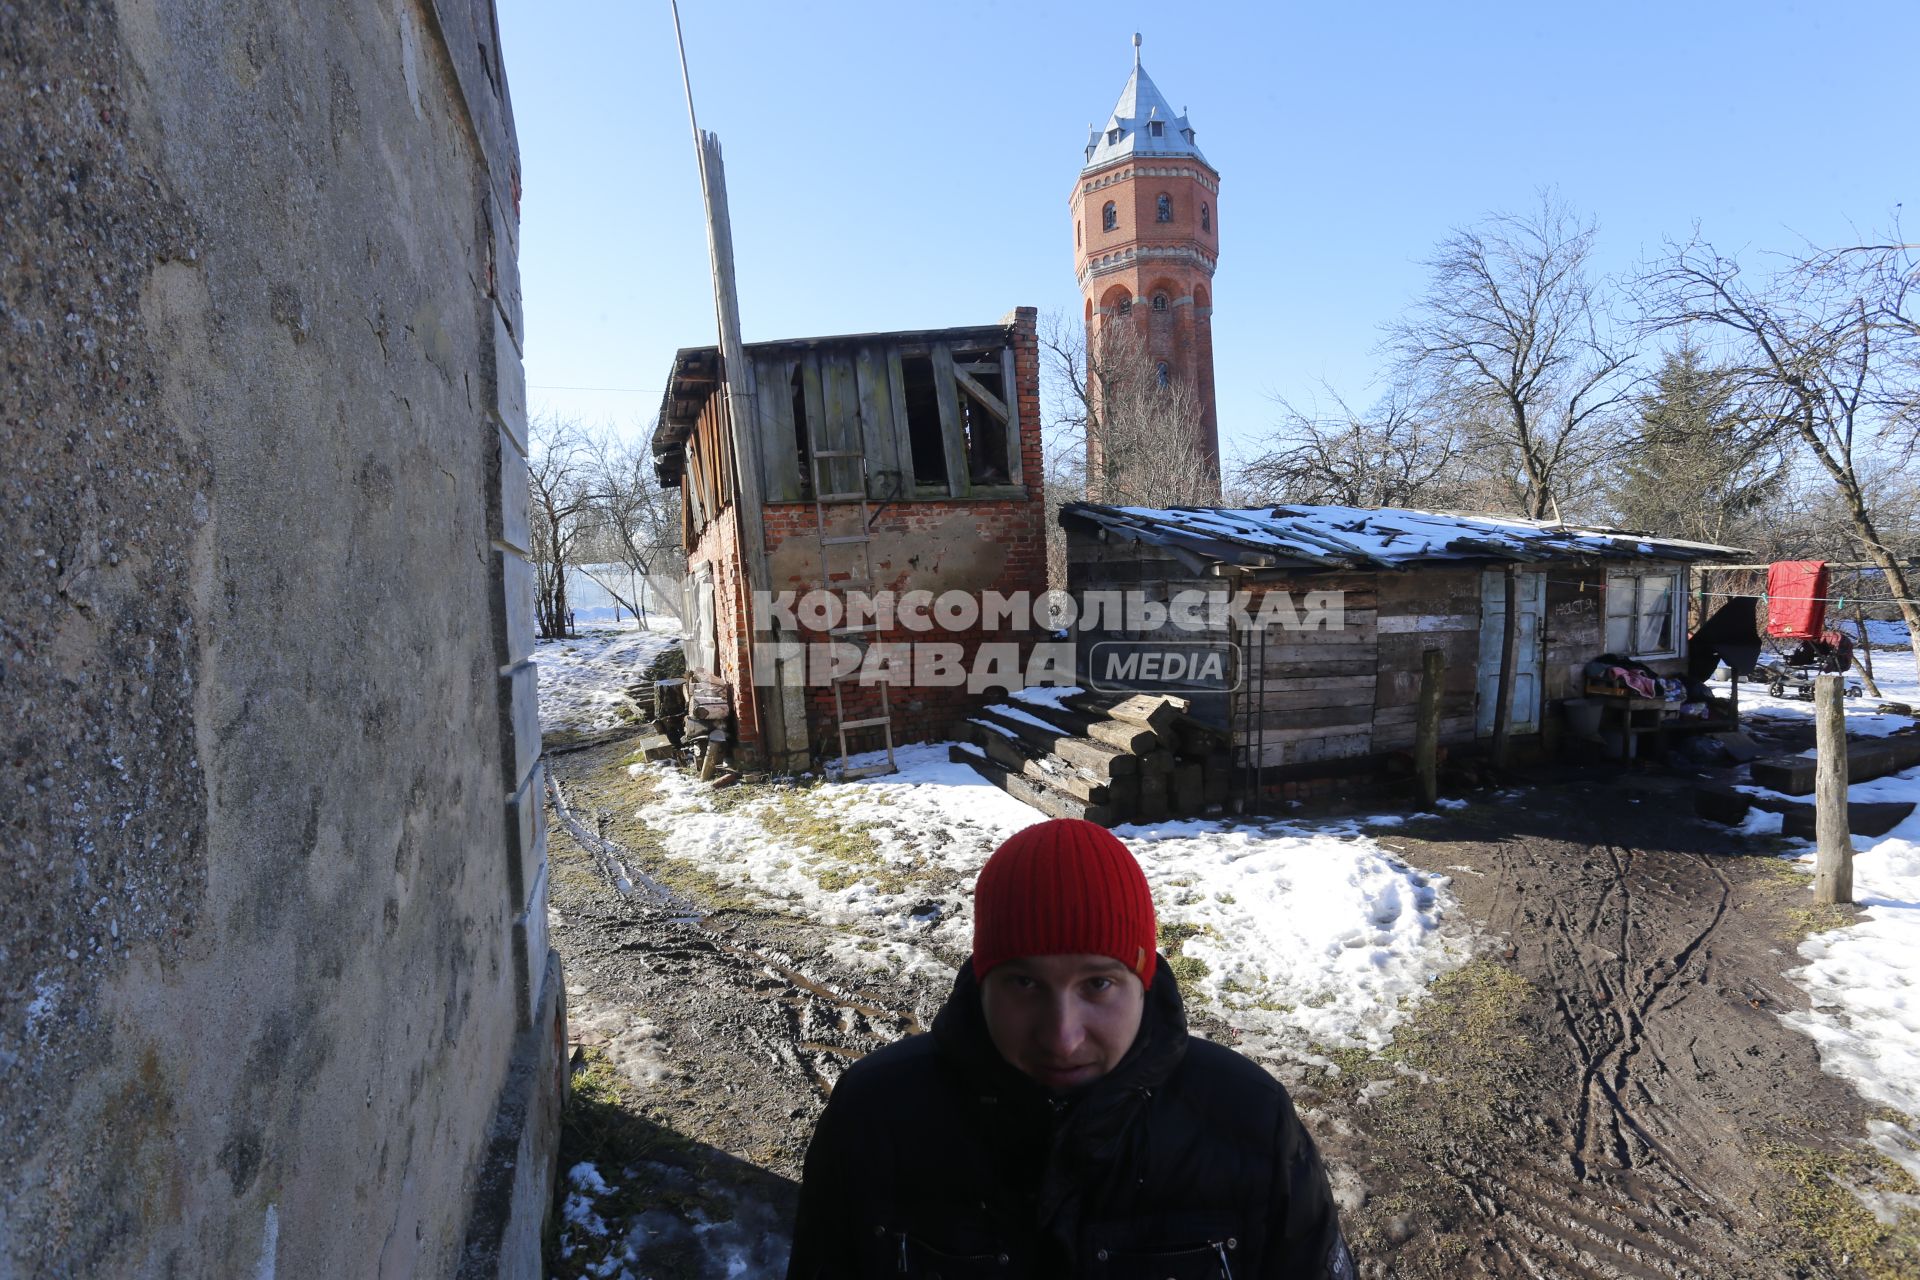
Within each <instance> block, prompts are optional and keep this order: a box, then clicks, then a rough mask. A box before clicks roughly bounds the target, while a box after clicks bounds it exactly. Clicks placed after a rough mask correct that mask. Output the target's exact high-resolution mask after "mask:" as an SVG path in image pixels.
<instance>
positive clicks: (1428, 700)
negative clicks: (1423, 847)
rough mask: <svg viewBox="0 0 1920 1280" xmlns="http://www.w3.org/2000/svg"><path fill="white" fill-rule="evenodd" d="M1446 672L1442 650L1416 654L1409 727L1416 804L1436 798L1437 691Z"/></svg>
mask: <svg viewBox="0 0 1920 1280" xmlns="http://www.w3.org/2000/svg"><path fill="white" fill-rule="evenodd" d="M1446 675H1447V654H1446V650H1444V649H1429V650H1427V651H1426V652H1425V653H1423V654H1421V655H1420V709H1419V718H1418V719H1416V720H1415V721H1414V727H1413V772H1414V776H1415V777H1416V778H1418V779H1419V782H1420V807H1421V808H1423V809H1431V808H1433V807H1434V801H1436V800H1438V799H1439V798H1440V691H1441V685H1442V684H1443V683H1444V682H1445V680H1446Z"/></svg>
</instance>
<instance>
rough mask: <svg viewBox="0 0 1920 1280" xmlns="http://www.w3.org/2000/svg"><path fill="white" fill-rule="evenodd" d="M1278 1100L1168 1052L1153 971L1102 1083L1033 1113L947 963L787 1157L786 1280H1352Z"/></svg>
mask: <svg viewBox="0 0 1920 1280" xmlns="http://www.w3.org/2000/svg"><path fill="white" fill-rule="evenodd" d="M1353 1274H1354V1273H1353V1263H1352V1259H1351V1257H1350V1256H1349V1255H1348V1253H1347V1247H1346V1244H1345V1242H1344V1241H1343V1240H1342V1238H1341V1235H1340V1226H1339V1221H1338V1218H1337V1215H1336V1212H1335V1209H1334V1205H1333V1200H1332V1195H1331V1193H1330V1191H1329V1189H1328V1186H1327V1175H1326V1170H1325V1168H1324V1167H1323V1166H1322V1165H1321V1163H1320V1155H1319V1152H1318V1151H1316V1150H1315V1149H1314V1145H1313V1140H1312V1139H1311V1138H1309V1137H1308V1136H1307V1133H1306V1130H1305V1129H1304V1128H1303V1127H1302V1126H1301V1124H1300V1120H1299V1118H1298V1117H1297V1116H1296V1115H1295V1114H1294V1110H1293V1103H1292V1101H1291V1100H1290V1099H1289V1098H1288V1097H1287V1093H1286V1090H1285V1089H1283V1088H1281V1086H1280V1085H1279V1084H1278V1083H1277V1082H1276V1081H1275V1080H1274V1079H1273V1078H1272V1077H1271V1076H1269V1075H1268V1074H1267V1073H1266V1072H1265V1071H1263V1070H1262V1069H1261V1068H1260V1067H1258V1066H1256V1065H1255V1064H1253V1063H1252V1062H1249V1061H1248V1060H1247V1059H1245V1058H1243V1057H1241V1056H1240V1055H1239V1054H1237V1053H1234V1052H1233V1051H1232V1050H1230V1049H1223V1048H1221V1047H1219V1046H1218V1045H1213V1044H1209V1043H1207V1042H1206V1041H1204V1040H1200V1039H1197V1038H1189V1037H1188V1035H1187V1021H1186V1013H1185V1010H1184V1009H1183V1007H1182V1005H1181V1002H1180V993H1179V990H1178V988H1177V986H1176V985H1175V983H1174V980H1173V975H1172V974H1171V973H1170V972H1169V971H1168V969H1167V965H1166V962H1165V961H1164V960H1162V961H1161V962H1160V968H1159V971H1158V973H1157V974H1156V975H1155V978H1154V983H1153V986H1152V987H1151V988H1149V990H1148V994H1147V1007H1146V1013H1145V1016H1144V1017H1143V1018H1142V1020H1141V1029H1140V1035H1139V1037H1138V1038H1137V1039H1136V1040H1135V1041H1134V1044H1133V1047H1132V1048H1131V1049H1130V1050H1128V1052H1127V1054H1126V1055H1125V1056H1124V1057H1123V1058H1122V1059H1121V1060H1120V1062H1119V1063H1118V1064H1117V1065H1116V1066H1115V1067H1114V1069H1113V1070H1112V1071H1111V1072H1109V1073H1108V1074H1107V1075H1105V1076H1103V1077H1102V1078H1100V1079H1099V1080H1096V1081H1094V1082H1093V1083H1092V1084H1089V1085H1087V1086H1085V1087H1084V1088H1082V1089H1080V1090H1077V1091H1075V1092H1074V1093H1072V1094H1069V1095H1066V1096H1064V1097H1059V1098H1056V1097H1053V1096H1051V1095H1050V1094H1049V1093H1048V1092H1047V1091H1046V1090H1045V1089H1043V1088H1042V1087H1041V1086H1040V1085H1039V1084H1037V1083H1036V1082H1034V1081H1033V1080H1031V1079H1030V1078H1028V1077H1027V1076H1025V1075H1023V1074H1021V1073H1020V1072H1019V1071H1017V1070H1015V1069H1014V1068H1013V1067H1011V1066H1009V1065H1008V1064H1007V1063H1006V1062H1005V1061H1004V1060H1003V1059H1002V1058H1001V1057H1000V1055H999V1053H998V1052H997V1051H996V1050H995V1049H994V1048H993V1044H992V1041H991V1040H990V1039H989V1038H988V1035H987V1029H986V1021H985V1017H984V1016H983V1015H982V1013H981V1011H980V992H979V987H978V986H977V985H976V984H975V982H974V980H973V968H972V966H971V965H962V966H961V968H960V976H959V979H958V980H957V981H956V982H955V983H954V987H953V994H952V995H951V996H949V997H948V999H947V1002H946V1004H945V1006H943V1007H942V1008H941V1010H940V1014H939V1016H938V1017H937V1018H936V1019H935V1020H934V1024H933V1032H932V1034H931V1035H923V1036H913V1037H910V1038H909V1039H906V1040H903V1041H900V1042H899V1043H897V1044H893V1045H889V1046H887V1047H886V1048H885V1049H882V1050H880V1051H879V1052H877V1053H874V1054H872V1055H870V1056H868V1057H867V1058H865V1059H863V1060H861V1061H860V1062H858V1063H855V1064H854V1065H853V1066H852V1067H851V1068H849V1069H848V1071H847V1073H846V1075H845V1076H843V1077H842V1078H841V1080H840V1082H839V1084H838V1085H836V1086H835V1088H834V1091H833V1098H832V1100H831V1101H830V1102H829V1103H828V1105H827V1109H826V1111H825V1112H824V1113H822V1115H821V1117H820V1122H819V1125H818V1126H817V1127H816V1128H815V1130H814V1134H813V1142H812V1144H811V1145H810V1146H809V1147H808V1149H807V1162H806V1173H805V1178H804V1180H803V1182H802V1184H801V1188H800V1213H799V1218H798V1221H797V1222H796V1224H795V1228H794V1240H793V1257H792V1262H791V1264H790V1265H789V1267H788V1270H787V1277H788V1280H866V1278H867V1277H881V1276H888V1277H898V1276H909V1277H923V1278H925V1280H934V1278H936V1277H938V1278H939V1280H987V1278H990V1280H1071V1278H1073V1277H1097V1278H1098V1280H1202V1278H1204V1280H1222V1278H1223V1277H1228V1278H1231V1280H1296V1278H1297V1280H1352V1277H1353Z"/></svg>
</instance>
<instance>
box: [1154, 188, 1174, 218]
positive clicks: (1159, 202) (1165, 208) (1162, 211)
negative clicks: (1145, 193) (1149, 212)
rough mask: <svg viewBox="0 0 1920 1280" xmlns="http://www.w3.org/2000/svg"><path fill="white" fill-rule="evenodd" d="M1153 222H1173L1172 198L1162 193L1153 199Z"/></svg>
mask: <svg viewBox="0 0 1920 1280" xmlns="http://www.w3.org/2000/svg"><path fill="white" fill-rule="evenodd" d="M1153 220H1154V221H1155V222H1172V221H1173V197H1172V196H1170V195H1168V194H1167V193H1166V192H1164V191H1162V192H1161V193H1160V194H1159V195H1157V196H1155V197H1154V198H1153Z"/></svg>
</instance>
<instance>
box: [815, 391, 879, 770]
mask: <svg viewBox="0 0 1920 1280" xmlns="http://www.w3.org/2000/svg"><path fill="white" fill-rule="evenodd" d="M807 437H808V439H807V463H808V468H809V470H810V471H811V473H812V476H811V478H812V480H813V518H814V531H815V535H816V536H817V537H818V539H819V542H820V587H821V590H823V591H835V590H838V591H839V592H840V593H841V598H842V600H843V601H845V600H846V596H847V592H849V591H851V590H855V589H858V590H864V591H866V592H868V593H869V595H871V593H872V591H873V586H874V582H873V535H872V533H871V532H869V530H868V528H867V522H868V521H869V520H870V519H871V515H870V513H869V511H868V507H867V455H866V454H865V453H863V452H862V451H860V450H858V449H825V450H822V449H817V448H815V447H814V446H815V444H816V443H817V441H816V440H815V438H814V428H813V424H812V423H811V422H809V423H808V424H807ZM837 461H851V462H854V463H856V464H857V465H858V470H859V484H858V485H857V486H856V487H855V488H854V489H852V490H848V491H846V492H838V491H835V490H833V489H831V488H829V487H828V483H827V481H828V474H823V471H824V472H825V473H831V472H832V470H833V468H832V466H831V465H828V466H827V467H825V468H824V469H823V468H822V467H821V465H820V464H821V463H823V462H825V463H828V464H832V463H834V462H837ZM829 506H837V507H842V508H849V507H850V508H853V509H855V510H857V511H858V513H859V517H860V524H859V532H858V533H851V534H834V533H832V531H831V525H830V523H829V517H828V513H827V508H828V507H829ZM834 547H858V548H859V559H860V563H859V570H858V572H857V573H855V574H854V575H853V576H851V577H849V578H848V579H847V580H845V581H843V582H841V583H838V584H836V583H835V582H834V580H833V569H832V567H831V564H830V561H829V557H830V556H831V555H832V548H834ZM879 629H880V624H879V623H878V622H877V621H875V620H873V619H871V618H870V619H868V620H867V621H865V622H861V623H858V624H855V623H852V622H851V610H849V611H848V613H847V615H846V616H843V617H842V618H841V625H840V626H837V627H833V628H831V629H830V630H829V631H828V633H827V634H828V635H830V636H832V637H833V638H834V639H836V640H845V639H848V638H849V637H856V636H868V637H871V636H873V635H874V634H875V633H876V632H878V631H879ZM858 675H859V672H858V671H857V670H856V671H853V672H849V673H848V674H846V675H841V676H833V677H831V679H830V683H831V684H832V686H833V722H834V728H835V731H836V732H837V733H838V734H839V738H840V778H841V780H842V781H847V780H850V779H853V778H869V777H873V776H875V775H877V774H883V773H894V772H896V771H898V769H899V767H900V766H899V765H898V764H896V763H895V762H894V758H893V709H892V699H891V698H890V697H888V694H887V690H888V681H887V678H886V675H887V673H886V671H885V670H882V671H881V672H880V673H879V677H880V678H879V679H877V680H875V681H874V682H873V684H872V685H871V686H870V687H871V688H872V689H873V690H874V692H875V696H876V697H877V698H878V699H879V701H880V712H879V714H878V715H872V716H859V717H856V718H854V719H852V720H849V719H847V704H846V697H845V695H844V693H843V692H842V689H841V686H842V685H844V684H845V683H846V682H847V681H849V680H852V679H854V678H855V677H857V676H858ZM862 729H878V730H880V731H881V734H882V736H883V738H884V739H885V741H886V744H887V759H886V763H885V764H878V763H876V764H869V765H862V766H860V767H859V768H855V767H854V766H853V765H851V764H850V763H848V761H849V755H848V752H847V734H848V733H850V732H858V731H860V730H862Z"/></svg>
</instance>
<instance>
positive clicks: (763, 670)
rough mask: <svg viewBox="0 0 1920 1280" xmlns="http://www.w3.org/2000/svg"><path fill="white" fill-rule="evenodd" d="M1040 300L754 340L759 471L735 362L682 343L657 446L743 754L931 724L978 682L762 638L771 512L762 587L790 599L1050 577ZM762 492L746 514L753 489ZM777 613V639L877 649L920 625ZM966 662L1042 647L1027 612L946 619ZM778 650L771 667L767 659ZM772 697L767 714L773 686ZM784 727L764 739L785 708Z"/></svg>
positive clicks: (790, 755) (836, 749) (701, 619)
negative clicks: (820, 659)
mask: <svg viewBox="0 0 1920 1280" xmlns="http://www.w3.org/2000/svg"><path fill="white" fill-rule="evenodd" d="M1035 315H1036V313H1035V311H1034V309H1033V308H1031V307H1018V308H1015V309H1014V310H1013V311H1012V312H1011V313H1010V314H1008V315H1007V316H1006V318H1005V319H1004V320H1003V321H1002V322H1001V323H999V324H993V325H971V326H966V327H962V328H950V329H927V330H912V331H903V332H897V333H865V334H850V335H842V336H833V337H818V338H800V339H793V340H788V341H780V342H758V343H753V344H750V345H748V346H747V347H745V349H744V351H743V355H744V357H745V362H746V366H747V367H746V368H745V369H744V370H742V371H740V372H741V373H742V374H743V375H744V378H743V382H744V385H745V387H746V388H747V389H748V394H747V395H746V396H745V397H744V398H743V400H742V403H743V404H746V405H749V406H750V407H751V408H750V412H751V414H752V417H751V419H750V421H747V422H743V423H742V424H741V425H742V426H743V427H745V428H746V429H748V430H749V431H750V432H751V433H752V434H753V435H754V436H755V437H757V438H756V439H755V441H754V444H755V447H756V449H757V453H758V457H759V459H760V468H759V474H758V476H757V477H753V479H755V480H757V483H756V484H743V483H742V479H743V478H742V476H741V475H740V468H739V466H738V463H737V459H736V457H735V444H734V435H733V431H732V427H733V424H732V422H731V419H730V417H729V413H730V409H729V402H728V398H727V397H726V396H725V395H722V394H721V393H720V392H721V387H722V384H723V382H724V381H725V378H724V370H723V369H722V367H721V361H720V354H719V352H718V351H717V350H716V349H715V348H713V347H690V348H687V349H684V350H682V351H680V352H678V353H677V354H676V355H675V356H674V360H673V365H672V367H671V368H670V369H669V370H668V374H667V390H666V394H665V396H664V397H663V399H662V402H661V406H660V419H659V423H658V425H657V426H656V428H655V431H654V436H653V441H652V450H653V457H654V467H655V472H656V474H657V476H658V478H659V480H660V482H661V484H662V485H673V486H678V487H679V488H680V490H681V493H682V498H683V504H682V511H683V520H684V523H685V528H684V537H685V545H686V548H687V567H688V585H687V591H686V600H687V603H688V617H687V618H686V622H687V626H688V633H689V634H688V641H687V652H688V665H689V667H690V668H692V669H694V670H696V671H701V672H705V673H707V675H708V676H709V677H710V678H712V679H713V680H715V681H717V682H718V683H720V684H722V685H725V686H726V687H727V688H728V689H729V690H730V691H731V693H732V698H733V706H734V708H735V710H736V712H737V714H738V729H739V733H740V738H741V746H742V749H743V752H744V754H745V755H746V756H747V757H748V758H758V759H768V760H771V761H774V762H776V763H784V764H787V765H791V766H793V767H803V766H804V765H805V763H806V762H807V761H809V760H815V759H821V758H831V757H834V756H838V757H840V758H841V759H842V760H843V761H844V760H845V758H846V757H847V756H848V754H849V753H858V752H863V751H878V750H881V749H883V748H885V749H886V750H887V751H888V752H889V754H890V752H891V746H892V744H894V743H896V742H902V741H914V740H922V739H927V738H937V737H941V736H944V735H945V734H947V733H949V732H951V730H952V728H953V726H954V725H955V724H956V723H958V722H960V721H961V720H963V719H964V717H965V716H966V715H968V714H969V713H970V712H972V711H973V710H975V709H976V708H977V707H978V705H979V704H980V703H981V702H982V701H983V700H984V698H983V696H982V695H979V694H975V693H969V691H968V689H967V688H966V687H965V686H964V685H961V686H959V687H954V686H952V685H949V684H937V685H936V684H929V683H921V682H916V681H914V680H903V679H899V678H898V677H896V676H894V675H891V674H889V673H887V672H884V671H882V672H879V673H875V672H873V671H871V670H867V669H863V670H862V671H861V672H860V673H859V674H858V675H857V676H856V675H848V676H846V677H844V678H834V679H817V678H813V676H814V673H813V672H812V671H811V670H810V668H809V667H808V666H807V664H806V663H805V662H804V661H803V660H802V659H798V658H795V659H793V660H791V661H786V660H779V661H777V662H774V661H769V660H768V659H767V658H766V656H765V653H764V652H761V651H760V647H759V646H757V645H756V644H755V643H754V638H755V627H754V618H753V616H752V605H753V602H752V600H751V599H750V590H749V587H748V581H749V578H750V574H749V573H748V564H747V562H748V559H749V557H748V555H747V554H746V552H747V550H748V548H747V547H746V546H745V545H743V539H742V531H743V530H746V529H758V530H759V533H760V538H761V544H762V545H761V548H760V550H761V554H762V556H763V557H764V559H763V564H764V566H765V568H764V574H765V581H766V583H767V586H766V590H767V592H768V593H769V594H770V595H771V596H775V597H780V598H783V599H787V600H794V599H804V598H807V597H809V596H820V595H825V596H829V597H832V602H833V603H835V607H836V608H838V605H839V602H842V601H844V602H846V603H847V604H848V606H849V607H851V605H852V604H853V603H854V602H855V601H856V599H871V598H875V597H886V598H894V599H898V598H904V597H908V596H910V595H913V594H915V593H920V594H925V595H928V596H939V595H942V594H943V593H948V592H960V593H964V594H966V595H969V596H979V595H981V594H983V593H985V592H988V591H999V592H1004V593H1013V592H1026V593H1029V594H1031V595H1034V596H1038V595H1041V594H1043V593H1044V592H1045V590H1046V545H1045V543H1046V537H1045V505H1044V493H1043V486H1042V477H1041V452H1040V430H1039V419H1040V398H1039V347H1038V340H1037V337H1036V332H1035ZM746 492H754V493H757V494H759V495H760V503H759V509H758V511H757V513H756V515H757V518H756V519H754V520H751V521H746V520H743V519H742V514H743V513H742V512H741V510H740V503H739V501H738V499H739V497H740V495H741V494H742V493H746ZM805 619H806V614H805V612H804V611H802V613H801V615H800V618H799V620H798V621H795V622H791V623H789V622H782V621H779V620H777V619H776V620H775V621H773V622H772V623H771V625H770V626H769V627H768V628H765V629H764V630H765V633H766V634H767V635H769V636H770V637H771V639H772V640H773V641H774V642H776V643H787V642H791V643H795V644H800V645H807V646H820V645H837V646H845V647H849V648H853V649H858V650H860V651H862V652H873V651H875V650H877V649H878V647H880V646H883V645H898V644H906V643H910V642H912V641H914V640H916V639H921V638H924V637H922V636H920V635H919V634H917V633H916V632H914V631H912V630H910V629H907V628H905V627H903V626H902V625H901V624H899V623H896V622H889V623H885V624H879V623H876V624H874V625H871V626H854V625H846V626H840V625H833V624H830V623H829V624H825V625H821V626H810V625H808V624H807V622H806V620H805ZM938 638H939V639H940V640H941V641H942V642H944V643H946V644H949V645H951V646H954V647H955V648H954V652H955V653H956V654H957V655H958V658H957V662H959V663H960V664H961V665H964V664H965V662H966V661H967V660H968V658H969V657H970V656H971V655H972V654H973V653H974V652H975V651H976V650H977V649H978V648H979V646H981V645H982V644H983V643H986V642H995V643H1008V642H1013V643H1017V644H1019V645H1021V646H1026V647H1030V646H1031V644H1032V642H1033V633H1032V629H1031V627H1030V626H1020V627H1009V626H1006V625H1002V626H998V627H994V626H989V625H986V624H985V623H982V624H980V625H978V626H973V627H970V628H967V629H947V630H944V631H943V632H942V633H941V635H940V636H939V637H938ZM775 666H778V668H780V669H778V670H774V669H772V668H774V667H775ZM774 699H777V700H778V702H779V705H778V707H777V708H774V709H773V713H772V714H764V713H765V712H766V711H767V708H766V706H765V704H766V702H768V701H769V700H774ZM775 721H777V722H778V732H779V735H780V736H781V738H782V739H783V740H781V741H771V742H770V741H766V740H765V739H766V737H767V736H768V735H769V734H770V732H771V731H772V724H773V722H775Z"/></svg>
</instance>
